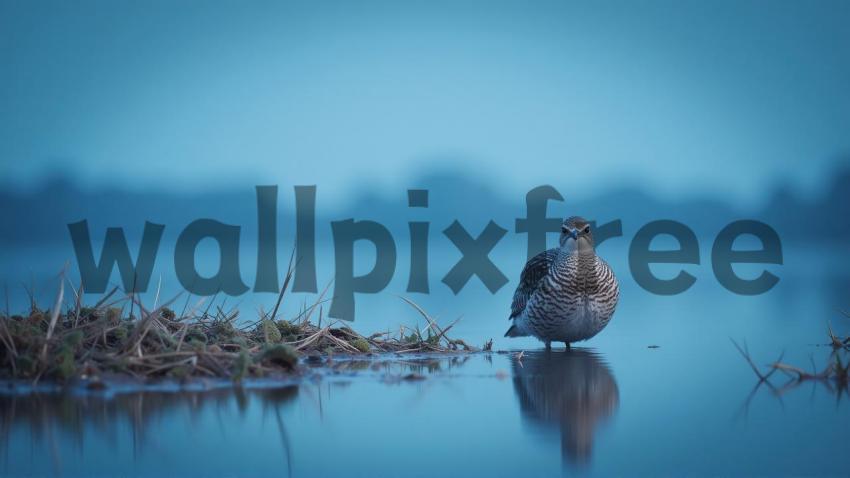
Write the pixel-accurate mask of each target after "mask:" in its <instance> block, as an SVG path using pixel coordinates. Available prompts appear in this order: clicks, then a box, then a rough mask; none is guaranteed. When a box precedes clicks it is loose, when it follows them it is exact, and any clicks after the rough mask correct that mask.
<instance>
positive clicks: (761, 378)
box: [729, 338, 785, 382]
mask: <svg viewBox="0 0 850 478" xmlns="http://www.w3.org/2000/svg"><path fill="white" fill-rule="evenodd" d="M729 340H731V341H732V344H733V345H735V348H736V349H738V352H741V355H743V356H744V359H745V360H746V361H747V363H748V364H750V368H752V369H753V372H755V374H756V375H757V376H758V378H759V382H765V381H767V379H768V378H770V376H771V375H773V373H774V372H776V367H774V368H773V369H772V370H771V371H769V372H767V373H766V374H762V373H761V372H760V371H759V369H758V367H757V366H756V364H755V363H754V362H753V359H752V358H750V351H749V349H748V348H747V342H744V348H741V346H740V345H738V342H735V339H732V338H730V339H729ZM784 356H785V351H784V350H783V351H782V353H781V354H779V358H778V359H776V362H781V361H782V358H783V357H784Z"/></svg>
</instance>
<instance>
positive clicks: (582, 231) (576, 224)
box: [560, 216, 593, 253]
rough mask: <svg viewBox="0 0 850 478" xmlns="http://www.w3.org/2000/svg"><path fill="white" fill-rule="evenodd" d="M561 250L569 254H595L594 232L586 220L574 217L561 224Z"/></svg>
mask: <svg viewBox="0 0 850 478" xmlns="http://www.w3.org/2000/svg"><path fill="white" fill-rule="evenodd" d="M560 243H561V248H562V249H565V250H566V251H567V252H571V253H572V252H593V231H591V228H590V223H589V222H587V221H586V220H585V219H584V218H581V217H578V216H572V217H568V218H566V219H564V222H563V224H561V239H560Z"/></svg>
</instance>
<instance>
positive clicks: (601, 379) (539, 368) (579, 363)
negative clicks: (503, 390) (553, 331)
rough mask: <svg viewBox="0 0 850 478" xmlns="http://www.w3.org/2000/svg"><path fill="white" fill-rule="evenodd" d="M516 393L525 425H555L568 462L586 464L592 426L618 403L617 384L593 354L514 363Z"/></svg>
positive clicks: (537, 355) (576, 352)
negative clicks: (559, 433) (558, 429)
mask: <svg viewBox="0 0 850 478" xmlns="http://www.w3.org/2000/svg"><path fill="white" fill-rule="evenodd" d="M513 375H514V391H515V392H516V394H517V398H519V403H520V410H521V411H522V415H523V418H524V419H525V420H527V422H528V423H531V424H534V425H540V426H542V427H544V428H548V427H552V426H553V425H555V426H558V427H559V428H560V431H561V454H562V456H563V458H564V460H565V461H566V462H569V463H575V464H585V463H587V462H589V461H590V457H591V455H592V450H593V434H594V431H595V428H596V427H597V426H598V425H599V424H600V423H601V422H602V421H604V420H605V419H607V418H608V417H609V416H611V415H612V414H613V413H614V411H616V409H617V407H618V406H619V403H620V392H619V390H618V389H617V382H616V381H615V380H614V376H613V375H612V374H611V371H610V370H609V369H608V366H607V365H606V364H605V362H604V361H603V360H602V359H601V357H600V356H599V355H597V354H595V353H593V352H591V351H588V350H581V349H571V350H566V351H564V352H531V353H525V354H524V355H523V357H522V358H521V359H514V360H513Z"/></svg>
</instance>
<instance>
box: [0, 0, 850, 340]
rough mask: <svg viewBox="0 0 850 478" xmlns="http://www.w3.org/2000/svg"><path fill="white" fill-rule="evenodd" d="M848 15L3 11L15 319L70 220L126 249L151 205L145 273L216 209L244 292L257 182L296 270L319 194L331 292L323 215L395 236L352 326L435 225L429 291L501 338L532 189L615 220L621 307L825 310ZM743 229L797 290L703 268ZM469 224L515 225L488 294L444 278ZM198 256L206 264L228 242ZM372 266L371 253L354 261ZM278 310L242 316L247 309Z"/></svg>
mask: <svg viewBox="0 0 850 478" xmlns="http://www.w3.org/2000/svg"><path fill="white" fill-rule="evenodd" d="M848 17H850V6H849V5H848V4H847V3H846V2H817V3H803V2H775V1H770V2H767V1H765V2H746V3H741V2H709V3H706V2H607V3H604V4H596V5H593V8H590V6H589V5H586V4H583V3H570V2H534V3H531V4H529V3H528V2H492V1H487V2H215V3H212V2H190V1H184V2H144V3H139V2H74V3H68V2H17V1H4V2H2V4H0V65H2V73H3V74H2V76H0V105H2V107H0V158H2V163H0V173H2V180H0V182H2V189H0V205H2V213H0V223H2V229H1V230H0V231H2V232H1V233H0V249H2V253H0V258H2V272H0V280H2V281H3V282H5V284H6V285H8V288H9V290H10V293H9V295H10V296H11V299H10V300H11V304H12V305H11V307H12V308H16V309H20V308H23V307H25V306H26V304H27V298H26V294H25V293H24V291H23V287H22V284H27V285H29V286H31V287H34V289H35V293H36V296H37V298H39V299H41V300H43V301H45V306H46V304H47V303H48V302H49V299H50V298H51V297H52V296H53V294H54V293H55V292H54V291H55V284H56V279H55V275H56V273H57V272H58V271H59V269H61V267H62V264H64V262H65V261H69V260H70V261H71V270H72V271H74V270H75V269H74V265H73V260H74V256H73V252H72V249H71V246H70V239H69V236H68V232H67V229H66V224H67V223H69V222H73V221H78V220H80V219H88V221H89V224H90V226H91V227H92V236H93V237H94V238H96V239H98V238H101V237H103V233H104V230H105V227H107V226H123V227H124V228H125V231H126V232H127V234H128V237H129V238H130V245H131V251H133V255H134V256H135V251H136V250H137V249H136V248H137V246H138V239H139V237H140V232H141V228H142V225H143V223H144V221H145V220H150V221H153V222H157V223H162V224H165V225H166V231H165V236H164V243H163V246H162V248H161V251H160V254H159V256H158V258H157V263H156V269H155V273H154V279H153V280H152V284H151V287H150V288H151V289H155V288H156V284H157V282H158V280H159V278H160V277H162V281H163V291H164V292H163V294H166V295H173V293H176V292H177V291H178V290H179V289H180V287H179V283H177V281H176V279H175V278H174V274H173V253H172V250H171V249H170V248H171V247H172V246H173V241H174V239H175V238H176V237H177V235H178V234H179V232H180V231H181V230H182V228H183V227H185V225H186V224H188V223H189V222H191V221H192V220H194V219H197V218H201V217H212V218H215V219H218V220H221V221H224V222H227V223H230V224H238V225H241V226H242V227H243V242H242V251H241V252H242V256H243V257H242V259H243V262H242V277H243V280H244V281H245V282H246V283H247V284H249V285H251V284H252V282H253V277H254V270H255V269H254V264H253V263H252V261H255V255H256V243H255V242H254V241H255V240H254V239H253V237H254V235H255V230H256V211H255V206H254V204H255V203H254V201H255V200H254V196H253V194H254V192H253V187H254V185H256V184H277V185H279V186H280V188H281V189H280V203H279V207H280V211H281V219H280V223H279V237H280V241H281V245H280V248H279V251H278V252H279V256H280V257H279V262H280V265H281V268H283V267H284V266H285V262H286V259H287V258H288V252H289V250H290V248H291V244H292V241H293V235H294V230H293V229H294V219H293V218H292V207H293V200H294V197H293V194H292V186H293V185H298V184H316V185H317V186H318V211H319V218H318V222H317V234H318V240H319V242H320V245H319V258H318V266H319V282H320V289H321V288H322V287H323V285H324V284H326V283H327V282H328V281H330V279H331V278H332V276H333V254H332V249H331V245H330V243H329V239H330V227H329V221H331V220H339V219H346V218H349V217H354V218H355V219H372V220H376V221H379V222H381V223H384V224H386V225H387V226H388V227H390V229H391V230H392V231H393V233H394V236H395V240H396V243H397V245H398V247H399V262H398V266H397V269H396V275H395V278H394V280H393V283H392V284H391V285H390V286H389V287H388V288H387V289H386V291H385V292H384V293H382V294H378V295H377V296H373V297H363V296H360V297H358V311H357V313H358V322H359V323H360V324H361V328H365V329H371V328H373V327H383V326H385V325H387V326H389V325H393V324H397V323H405V322H409V321H413V320H415V314H414V315H411V312H412V311H410V310H409V309H408V308H407V306H405V305H404V304H402V303H401V302H400V301H399V300H398V299H397V298H396V297H395V295H396V294H404V289H405V285H406V282H407V273H408V268H407V256H406V254H407V251H408V247H409V245H408V236H407V233H406V231H407V228H406V222H407V221H412V220H416V221H419V220H425V221H430V222H431V224H432V226H431V251H432V258H431V263H430V267H431V268H430V278H431V287H432V291H433V293H432V294H431V295H429V296H420V295H414V298H415V299H416V300H417V301H421V302H422V303H423V305H425V306H427V307H428V308H429V309H430V310H434V312H435V313H438V314H439V315H441V317H444V318H445V320H450V319H452V318H454V317H456V316H459V315H463V316H464V317H465V318H464V320H463V321H462V322H463V323H464V325H462V326H459V329H460V330H461V331H464V330H465V331H466V332H467V333H470V334H472V335H473V337H475V338H476V339H478V338H482V339H483V338H485V337H490V336H500V335H501V333H502V332H503V329H504V328H505V327H506V325H507V321H506V320H504V317H505V315H506V312H507V308H508V303H509V302H510V294H511V292H512V289H513V287H514V286H515V284H516V283H515V280H516V278H517V276H518V273H519V270H520V268H521V265H522V260H523V259H524V253H525V236H524V235H517V234H515V233H514V219H515V218H517V217H522V216H524V195H525V193H526V192H527V191H528V190H529V189H531V188H533V187H535V186H537V185H540V184H552V185H553V186H555V187H556V188H557V189H558V190H559V191H560V192H561V193H562V194H563V195H564V197H565V198H566V202H565V203H561V204H557V203H553V205H552V206H551V208H550V210H551V214H552V215H564V216H566V215H572V214H581V215H584V216H587V217H588V218H591V219H597V220H599V221H602V222H607V221H609V220H613V219H622V220H623V229H624V237H623V238H620V239H617V240H612V241H611V242H610V243H607V244H606V245H604V246H603V247H601V248H600V253H601V254H602V255H603V256H605V257H606V258H607V259H609V260H610V261H611V262H612V264H613V265H614V266H615V269H616V270H617V273H618V276H619V277H620V279H621V282H623V286H624V290H625V291H626V292H627V295H626V296H624V304H623V307H625V309H624V310H629V309H628V307H630V305H629V304H632V305H633V304H635V303H638V302H640V301H646V302H648V303H649V304H651V305H652V306H653V307H655V306H666V305H669V304H672V303H674V302H673V301H680V302H681V304H682V306H685V307H687V306H689V305H693V304H695V303H697V302H699V301H701V300H705V294H717V295H718V296H719V297H724V298H727V299H728V300H731V301H740V302H741V303H742V304H752V303H753V302H752V301H754V300H767V301H771V300H774V299H775V297H776V296H779V295H782V294H784V293H785V292H783V290H782V288H786V289H790V288H794V290H798V289H799V286H798V285H794V284H805V285H806V287H814V286H813V285H812V284H813V282H812V280H813V279H814V280H820V281H828V282H829V284H830V285H829V286H828V287H820V286H817V287H818V289H817V290H819V291H821V292H822V293H828V294H829V299H828V300H826V301H821V302H820V304H822V305H823V306H824V307H829V308H831V309H830V310H834V308H835V307H839V306H841V305H842V304H841V302H842V300H843V298H844V297H846V295H845V292H846V290H847V288H846V287H845V286H846V285H847V284H848V280H847V279H846V278H845V277H846V273H845V272H844V270H845V269H846V267H844V264H846V263H847V261H846V258H847V256H848V254H847V253H848V251H847V244H848V241H850V220H848V219H847V216H846V208H847V206H848V204H850V192H848V188H850V172H848V171H850V169H848V167H850V161H848V157H850V156H848V152H850V136H848V135H847V131H848V129H849V128H848V127H850V96H848V95H847V94H846V87H847V85H848V84H850V52H849V51H848V50H847V49H846V48H845V46H846V45H848V44H850V29H847V28H846V25H847V20H848ZM408 188H428V189H430V191H431V205H430V207H429V208H428V209H427V210H414V209H408V208H407V204H406V199H407V195H406V190H407V189H408ZM664 218H672V219H677V220H680V221H682V222H685V223H686V224H688V225H689V226H691V227H692V228H693V229H694V230H695V231H696V232H697V234H698V236H699V237H700V240H701V242H700V245H701V248H702V249H703V252H702V256H701V264H700V265H699V266H687V267H686V268H685V269H686V270H688V271H689V272H691V273H693V274H694V275H696V276H698V277H699V280H698V282H697V284H696V285H695V286H694V288H693V289H692V290H690V291H688V292H686V293H684V294H683V295H681V296H678V297H674V298H669V297H657V296H651V295H650V294H649V293H648V292H645V291H643V290H641V289H639V288H638V287H637V286H636V285H635V284H634V282H633V281H632V279H631V274H630V272H629V269H628V266H627V261H626V252H627V246H628V243H629V240H630V239H631V237H632V236H633V235H634V232H635V231H636V230H637V229H638V228H639V227H640V226H642V225H643V224H645V223H646V222H648V221H650V220H654V219H664ZM740 218H756V219H760V220H763V221H765V222H767V223H768V224H770V225H771V226H773V227H774V228H776V229H777V230H778V231H779V233H780V236H781V238H782V240H783V245H784V256H785V259H786V264H785V265H784V266H770V267H768V268H769V269H770V270H771V271H773V272H774V273H776V274H777V275H779V276H780V278H781V279H782V280H781V282H780V286H778V288H777V289H775V290H773V291H771V292H769V293H768V294H766V295H765V296H764V297H761V298H747V297H731V296H733V294H732V293H731V292H728V291H726V290H725V289H723V288H722V287H721V286H720V285H719V284H717V282H716V281H715V280H714V279H713V276H712V274H711V270H710V265H709V264H710V259H709V256H708V253H709V251H710V245H711V241H712V240H713V238H714V236H715V235H716V233H717V232H718V231H719V230H720V228H722V227H723V226H724V225H725V224H727V223H729V222H731V221H733V220H736V219H740ZM454 219H458V220H460V221H461V222H462V223H463V225H464V226H465V227H466V228H467V229H468V230H469V231H470V232H471V233H472V234H473V235H477V234H478V233H479V232H480V231H481V229H482V228H483V226H484V225H485V224H486V222H487V221H488V220H490V219H493V220H495V221H496V222H497V223H498V224H499V225H500V226H502V227H504V228H506V229H508V230H509V231H510V232H509V234H508V236H507V237H506V238H505V239H504V240H503V241H502V242H500V243H499V245H498V246H497V247H496V249H495V250H494V252H493V258H494V261H495V262H496V263H497V265H498V266H499V267H500V269H502V271H503V272H504V273H505V274H506V275H507V276H508V277H509V278H510V279H511V282H510V283H509V284H508V285H506V286H505V287H504V288H502V289H501V290H500V291H499V292H498V293H497V294H496V295H495V296H493V295H491V294H490V293H489V292H487V291H486V289H485V288H484V287H483V286H482V285H481V283H480V281H478V279H477V278H473V279H472V281H470V283H469V284H468V285H467V287H466V288H465V289H464V290H463V291H462V292H461V293H460V295H458V296H457V297H455V296H454V295H453V294H452V293H451V292H450V291H449V290H448V288H447V287H446V286H445V285H443V284H442V283H441V282H440V279H441V278H442V277H443V276H444V274H445V273H446V272H447V271H448V269H449V268H450V267H451V265H452V264H453V263H454V262H455V261H456V260H457V259H458V257H459V255H458V254H457V251H456V250H455V249H454V248H453V247H452V246H451V244H450V243H449V242H448V240H447V239H446V238H445V237H444V236H443V235H442V234H441V231H442V230H443V229H444V228H446V227H447V226H448V225H449V224H450V223H451V222H452V221H453V220H454ZM550 240H551V241H552V242H551V244H552V245H554V237H552V238H550ZM667 245H674V244H672V243H670V242H668V243H667ZM755 245H757V244H755ZM98 247H99V246H98V245H97V244H96V247H95V251H96V255H97V254H98ZM798 251H799V252H798ZM198 254H199V257H201V258H202V259H201V263H202V269H203V270H205V271H207V272H209V273H212V272H214V271H215V270H216V267H217V266H216V264H217V263H216V260H215V257H216V249H215V246H214V244H207V243H203V244H202V247H200V248H199V252H198ZM371 254H372V253H371V251H370V250H369V248H368V247H364V248H362V249H358V261H359V264H360V265H362V268H360V269H358V270H360V271H365V270H367V269H368V267H369V264H370V261H371V260H372V256H371ZM801 267H808V268H809V269H808V270H809V272H808V273H807V274H803V273H802V272H799V269H800V268H801ZM661 269H664V268H661ZM662 272H664V271H662ZM757 272H758V271H755V272H751V276H754V275H755V274H756V273H757ZM666 274H667V277H670V276H672V275H673V274H675V269H674V268H667V270H666ZM662 275H663V274H662ZM72 277H73V273H72ZM117 277H118V276H117V273H116V274H114V275H113V278H114V279H116V280H117ZM795 277H799V279H794V278H795ZM795 280H797V281H798V282H795ZM829 291H832V292H829ZM312 299H314V297H310V296H309V295H307V296H303V297H301V296H299V295H296V296H295V299H294V300H292V301H290V302H289V303H288V304H287V305H288V306H289V307H290V309H288V310H294V309H297V308H298V307H299V306H300V304H301V301H303V300H312ZM149 300H151V299H150V298H149ZM273 300H274V295H273V294H250V293H249V294H246V295H244V296H242V297H240V298H238V299H234V300H232V301H231V304H234V303H238V304H239V306H240V307H241V308H243V311H244V312H245V313H246V314H247V315H248V316H250V315H252V314H253V310H254V309H256V308H258V307H260V306H263V307H265V308H266V309H268V308H270V307H271V305H272V303H273ZM748 301H749V302H748ZM845 305H846V304H845ZM435 309H436V310H435ZM623 314H627V313H626V312H624V313H623ZM821 319H822V318H818V322H816V323H817V324H821V323H822V322H820V320H821ZM642 320H643V323H644V324H645V323H647V322H651V321H652V319H651V318H646V319H642ZM616 323H617V321H615V324H616ZM625 326H626V325H619V326H617V327H625ZM613 330H615V331H616V330H618V329H617V328H616V327H614V328H613ZM611 333H616V332H611Z"/></svg>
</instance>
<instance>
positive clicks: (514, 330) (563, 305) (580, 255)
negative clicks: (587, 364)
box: [505, 216, 620, 349]
mask: <svg viewBox="0 0 850 478" xmlns="http://www.w3.org/2000/svg"><path fill="white" fill-rule="evenodd" d="M619 297H620V287H619V285H618V284H617V278H616V277H614V271H612V270H611V268H610V267H608V264H607V263H606V262H605V261H604V260H602V259H601V258H600V257H599V256H597V255H596V250H595V249H594V246H593V232H592V231H591V229H590V224H589V223H588V222H587V221H585V220H584V219H582V218H580V217H575V216H574V217H568V218H567V219H565V220H564V223H563V224H562V225H561V238H560V247H556V248H553V249H549V250H548V251H543V252H541V253H540V254H537V255H536V256H534V257H532V258H531V260H530V261H528V263H527V264H526V265H525V267H524V268H523V269H522V273H521V274H520V279H519V285H518V286H517V289H516V292H514V298H513V303H512V304H511V316H510V318H511V319H512V320H513V325H511V327H510V328H509V329H508V331H507V332H506V333H505V337H522V336H525V335H532V336H534V337H537V338H538V339H540V340H542V341H543V342H544V343H545V344H546V348H547V349H548V348H550V344H551V343H552V342H553V341H559V342H564V343H565V344H566V345H567V348H569V347H570V343H571V342H578V341H580V340H587V339H589V338H591V337H593V336H594V335H596V334H598V333H599V332H600V331H601V330H602V329H603V328H605V326H606V325H608V322H609V321H610V320H611V316H612V315H614V309H615V308H616V307H617V301H618V299H619Z"/></svg>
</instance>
